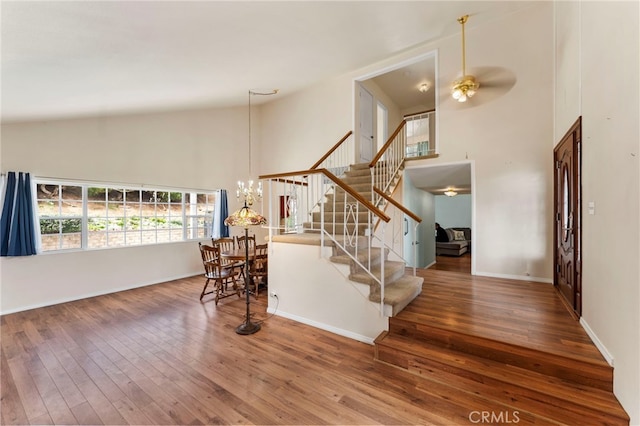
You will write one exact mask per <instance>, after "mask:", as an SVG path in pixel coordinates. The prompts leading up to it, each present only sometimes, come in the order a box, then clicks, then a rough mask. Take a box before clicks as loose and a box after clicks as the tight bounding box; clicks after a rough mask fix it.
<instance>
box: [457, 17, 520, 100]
mask: <svg viewBox="0 0 640 426" xmlns="http://www.w3.org/2000/svg"><path fill="white" fill-rule="evenodd" d="M468 20H469V15H464V16H461V17H459V18H458V19H457V21H458V23H459V24H460V25H461V27H462V76H461V77H460V78H458V79H456V80H455V81H454V82H453V83H452V84H451V87H450V93H451V97H452V98H453V99H454V100H456V101H458V102H459V103H464V102H466V101H467V100H468V99H471V98H472V97H473V96H474V95H476V93H477V92H478V90H479V89H480V82H482V96H480V98H477V100H476V101H474V104H476V105H477V104H479V103H485V102H488V101H491V100H493V99H495V98H497V97H499V96H501V95H503V94H505V93H506V92H508V91H509V90H510V89H511V88H512V87H513V86H514V85H515V83H516V77H515V74H514V73H513V72H511V71H510V70H508V69H506V68H502V67H495V66H493V67H475V68H474V71H475V72H474V73H473V74H471V73H469V74H467V67H466V39H465V31H464V30H465V24H466V23H467V21H468ZM474 74H475V75H474ZM496 89H497V90H496ZM477 101H480V102H477Z"/></svg>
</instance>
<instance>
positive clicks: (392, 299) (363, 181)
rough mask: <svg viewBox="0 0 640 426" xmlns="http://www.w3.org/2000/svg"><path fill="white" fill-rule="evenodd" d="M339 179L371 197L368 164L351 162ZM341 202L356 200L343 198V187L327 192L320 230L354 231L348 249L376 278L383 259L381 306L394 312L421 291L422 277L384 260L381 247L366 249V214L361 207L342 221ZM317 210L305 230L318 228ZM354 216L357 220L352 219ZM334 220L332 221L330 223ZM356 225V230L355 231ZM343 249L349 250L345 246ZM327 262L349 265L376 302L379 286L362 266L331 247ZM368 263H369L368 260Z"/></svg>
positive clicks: (385, 253)
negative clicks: (355, 249)
mask: <svg viewBox="0 0 640 426" xmlns="http://www.w3.org/2000/svg"><path fill="white" fill-rule="evenodd" d="M342 180H343V181H344V182H345V183H346V184H348V185H349V186H351V187H352V188H353V189H355V190H356V191H357V192H358V193H359V194H360V195H362V196H363V197H364V198H365V199H368V200H370V199H371V195H372V194H371V174H370V170H369V165H368V164H354V165H351V166H350V167H349V169H348V170H347V171H346V172H345V174H344V176H343V177H342ZM345 202H346V203H357V201H356V200H355V199H354V198H353V197H351V196H349V195H347V197H346V199H345V193H344V190H342V189H341V188H339V187H337V189H336V191H335V192H334V193H331V194H328V195H327V197H326V201H325V203H324V229H325V230H327V231H328V232H335V233H336V234H343V231H344V227H345V226H346V231H347V233H348V234H350V235H353V234H357V237H356V238H357V239H358V247H359V250H358V253H357V254H356V253H354V252H353V251H351V254H352V255H353V256H354V257H356V259H357V260H358V262H360V264H362V265H368V264H371V265H372V266H373V268H372V271H371V272H372V273H373V275H374V276H375V277H376V278H377V279H380V277H381V274H382V272H381V271H382V267H381V265H382V264H383V262H384V282H385V289H384V309H385V315H386V316H390V317H391V316H394V315H397V314H398V312H400V311H401V310H402V309H404V308H405V307H406V306H407V305H408V304H409V303H410V302H411V301H412V300H413V299H415V298H416V297H417V296H418V295H419V294H420V292H421V291H422V282H423V279H422V278H420V277H415V276H412V275H407V274H406V273H405V266H406V265H405V263H404V262H400V261H392V260H389V259H388V254H389V252H388V250H382V249H380V248H377V247H371V249H370V250H368V249H367V247H366V244H368V238H366V237H364V235H365V232H366V231H367V229H368V227H369V225H368V216H369V213H368V211H367V210H366V209H365V208H359V209H358V212H357V213H346V216H347V220H346V223H345ZM320 215H321V213H320V212H316V213H313V215H312V223H307V224H305V227H306V228H307V229H316V230H318V229H321V227H322V222H321V216H320ZM356 216H357V221H356ZM334 221H335V224H334ZM356 228H357V232H356ZM347 251H350V250H349V249H347ZM330 260H331V262H334V263H338V264H346V265H349V267H350V273H349V280H351V281H353V282H356V283H361V284H365V285H368V286H369V295H368V297H369V300H370V301H371V302H374V303H380V298H381V297H380V295H381V291H380V285H379V284H378V282H377V281H376V280H375V279H374V278H373V277H371V275H369V274H368V273H367V272H366V271H364V270H363V268H362V267H361V266H360V265H358V263H357V262H355V261H354V260H353V258H352V257H351V256H349V255H348V254H347V253H346V252H345V251H344V250H343V249H341V248H339V247H337V246H335V245H334V246H333V253H332V256H331V258H330ZM369 262H370V263H369Z"/></svg>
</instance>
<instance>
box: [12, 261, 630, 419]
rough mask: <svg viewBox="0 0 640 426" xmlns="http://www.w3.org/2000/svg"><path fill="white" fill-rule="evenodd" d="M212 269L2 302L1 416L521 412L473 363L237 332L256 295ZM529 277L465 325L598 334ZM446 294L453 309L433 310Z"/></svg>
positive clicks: (564, 337)
mask: <svg viewBox="0 0 640 426" xmlns="http://www.w3.org/2000/svg"><path fill="white" fill-rule="evenodd" d="M421 273H425V274H427V275H428V276H429V277H430V278H429V280H431V281H432V280H434V279H435V278H434V277H436V276H439V277H440V278H439V279H440V280H441V284H440V286H441V287H442V288H443V289H445V288H446V287H447V286H449V287H450V284H449V283H448V281H451V280H454V279H456V278H454V277H455V276H457V277H462V276H463V275H461V274H454V273H451V272H442V271H423V272H421ZM203 281H204V280H203V279H202V278H201V277H193V278H188V279H182V280H176V281H172V282H168V283H164V284H158V285H153V286H148V287H143V288H139V289H134V290H129V291H125V292H120V293H115V294H110V295H105V296H100V297H94V298H90V299H84V300H80V301H76V302H70V303H65V304H60V305H56V306H51V307H46V308H40V309H34V310H30V311H25V312H20V313H16V314H11V315H4V316H2V317H1V318H0V320H1V323H0V326H1V337H2V342H1V344H2V348H1V353H0V355H1V359H0V361H1V362H0V368H1V370H0V373H1V385H2V389H1V392H2V395H1V407H0V408H1V421H2V424H54V423H56V424H58V423H65V424H139V425H141V424H180V425H183V424H374V423H375V424H442V425H451V424H476V423H477V421H474V420H477V419H475V417H473V416H474V415H477V413H479V412H481V411H488V410H493V411H495V412H496V413H497V412H498V411H499V410H510V411H509V413H512V414H513V407H512V406H509V405H505V404H501V403H498V402H495V399H494V398H492V397H491V396H488V394H487V392H488V391H487V390H486V389H485V390H484V391H483V392H485V394H483V393H482V392H481V391H479V390H477V389H476V388H475V387H473V386H472V385H471V383H470V382H469V377H468V376H463V375H460V376H459V377H457V378H456V375H451V376H449V377H447V378H446V380H443V379H442V377H439V376H437V377H436V376H435V375H434V377H430V376H429V375H427V374H422V375H418V374H409V373H407V372H406V371H403V370H402V369H400V368H397V367H393V366H390V365H387V364H385V363H381V362H377V361H375V360H374V348H373V347H372V346H370V345H367V344H364V343H360V342H356V341H354V340H351V339H348V338H344V337H340V336H337V335H334V334H332V333H329V332H325V331H322V330H319V329H316V328H313V327H310V326H306V325H303V324H300V323H296V322H294V321H291V320H288V319H285V318H282V317H278V316H273V317H270V318H268V319H267V320H266V321H265V322H264V323H263V324H262V329H261V330H260V331H259V332H258V333H256V334H254V335H250V336H241V335H238V334H236V333H235V328H236V326H238V325H239V324H241V323H242V322H243V315H244V311H245V303H244V299H237V298H228V299H225V300H222V301H220V303H219V304H218V306H217V307H216V306H215V305H214V303H213V301H212V300H211V299H207V298H206V297H205V302H204V303H200V302H199V301H198V298H199V295H200V291H201V290H202V285H203V284H204V282H203ZM462 281H463V282H464V280H462ZM503 285H506V284H504V283H502V284H501V283H498V284H497V286H498V288H500V286H503ZM463 286H464V285H463V284H460V288H462V287H463ZM426 288H427V286H426V284H425V289H426ZM443 291H444V293H442V294H440V295H435V294H433V293H432V292H425V291H423V295H421V296H420V297H419V298H418V299H416V302H417V305H416V307H415V309H416V310H419V311H421V312H423V313H422V314H420V315H426V316H430V317H433V318H434V319H436V320H439V321H440V322H441V323H442V324H445V325H446V324H448V323H449V322H451V321H454V320H455V321H460V322H464V321H463V320H462V316H461V315H460V313H459V312H458V313H456V308H455V305H456V304H457V303H458V302H460V301H463V300H464V299H466V298H468V297H470V295H469V293H468V292H467V293H466V295H465V293H464V292H463V291H462V290H459V289H458V290H457V289H454V288H449V291H448V293H447V291H445V290H443ZM528 291H529V293H526V294H524V295H523V296H522V300H521V302H520V304H518V305H516V306H513V307H512V308H511V309H512V310H513V313H512V314H511V315H510V316H506V317H505V316H503V315H506V313H501V314H497V313H495V312H494V311H495V310H496V307H498V306H499V305H500V302H501V300H500V299H499V298H498V299H494V298H492V297H487V296H485V295H483V294H473V296H477V297H478V308H477V309H479V310H480V311H481V316H482V317H484V318H485V320H483V322H482V323H475V324H466V325H465V327H471V328H474V327H475V328H482V329H486V330H488V331H487V332H488V333H495V334H501V335H503V334H509V333H510V332H511V331H512V330H514V328H512V327H515V325H514V324H519V327H520V326H524V325H525V324H530V325H529V329H528V332H527V338H530V339H531V340H532V341H534V342H537V343H540V342H547V341H548V342H552V344H553V345H557V346H562V345H566V346H568V347H569V349H570V350H576V351H580V350H582V349H581V348H582V347H583V346H585V345H586V344H587V343H586V342H584V341H583V340H580V339H578V340H574V339H573V337H572V331H571V330H565V326H564V324H563V323H559V322H557V321H555V320H554V319H553V318H554V317H552V316H550V315H549V314H546V313H539V314H535V313H534V312H528V309H527V305H528V300H527V299H528V298H529V297H530V295H531V294H532V293H534V292H535V291H534V290H528ZM445 298H446V299H449V300H448V301H445V300H444V299H445ZM438 299H440V302H439V303H440V305H441V308H443V309H444V311H443V312H441V313H435V312H434V313H431V314H429V313H428V312H429V309H430V307H429V305H430V304H432V303H433V302H434V301H435V300H438ZM468 302H469V301H467V302H465V303H468ZM412 305H413V304H412ZM412 305H410V306H412ZM265 308H266V297H264V296H263V297H261V298H260V299H259V300H258V301H255V300H254V299H252V311H253V312H255V318H254V319H255V320H261V319H264V318H266V317H267V314H266V312H265ZM504 309H505V312H506V310H507V308H506V307H505V308H504ZM554 309H555V308H554ZM408 312H411V311H408ZM415 312H416V311H414V314H415ZM401 314H402V313H401ZM492 321H493V324H494V325H493V326H491V325H490V323H491V322H492ZM547 321H551V322H550V323H549V324H546V323H547ZM565 341H566V342H568V343H562V342H565ZM585 353H589V355H585V356H592V355H593V354H591V352H590V351H586V352H585ZM532 375H534V374H533V373H532ZM524 379H525V380H526V376H525V377H524ZM494 389H495V390H496V392H500V391H501V389H500V387H499V386H497V387H495V386H494ZM527 404H530V405H535V404H536V402H535V401H532V400H531V401H530V400H523V401H521V402H520V405H518V409H519V410H521V412H522V413H523V414H522V415H521V416H520V417H518V423H519V424H534V423H537V424H541V423H542V424H561V423H562V422H561V421H552V422H550V421H548V418H546V417H536V416H534V415H529V414H527V413H528V412H527V406H528V405H527ZM538 404H539V402H538ZM493 411H492V412H493ZM502 420H506V419H505V418H502ZM510 420H511V422H512V423H513V420H514V419H513V418H511V419H510ZM587 423H588V422H587ZM611 423H616V422H615V421H614V422H611ZM618 423H619V422H618Z"/></svg>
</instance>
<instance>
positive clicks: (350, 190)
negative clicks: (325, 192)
mask: <svg viewBox="0 0 640 426" xmlns="http://www.w3.org/2000/svg"><path fill="white" fill-rule="evenodd" d="M313 174H323V175H325V176H326V177H328V178H329V179H331V180H332V181H333V182H334V183H335V184H336V185H338V186H339V187H340V188H342V189H343V190H344V191H345V192H346V193H348V194H349V195H351V196H352V197H353V198H355V200H356V201H357V202H359V203H360V204H362V205H364V206H365V207H366V208H367V209H369V210H370V211H371V212H372V213H373V214H375V215H376V216H378V217H379V218H380V219H382V220H384V221H385V222H389V221H390V220H391V218H390V217H389V216H387V215H386V214H385V212H383V211H382V210H380V209H379V208H377V207H376V206H374V205H373V204H371V201H369V200H367V199H366V198H364V197H363V196H362V195H360V194H359V193H358V192H357V191H356V190H355V189H353V188H352V187H351V186H349V185H347V184H346V183H344V181H343V180H342V179H340V178H339V177H337V176H336V175H334V174H333V173H331V172H330V171H329V170H327V169H309V170H301V171H297V172H288V173H276V174H271V175H262V176H258V179H280V178H283V177H287V176H300V175H303V176H305V175H313Z"/></svg>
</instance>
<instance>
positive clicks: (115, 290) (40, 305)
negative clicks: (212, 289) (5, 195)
mask: <svg viewBox="0 0 640 426" xmlns="http://www.w3.org/2000/svg"><path fill="white" fill-rule="evenodd" d="M196 275H201V274H200V273H199V272H198V273H192V272H190V273H187V274H184V275H176V276H174V277H166V278H163V279H162V280H161V281H153V282H146V283H142V284H135V285H132V286H126V287H118V288H110V289H109V290H107V291H99V292H94V293H87V294H82V295H78V296H77V297H68V298H63V299H57V300H51V301H47V302H46V303H37V304H35V305H28V306H21V307H19V308H15V309H9V310H7V311H2V312H0V316H2V315H9V314H15V313H16V312H22V311H28V310H30V309H37V308H44V307H46V306H53V305H59V304H60V303H68V302H73V301H76V300H82V299H88V298H90V297H96V296H104V295H105V294H111V293H118V292H119V291H126V290H133V289H134V288H140V287H146V286H149V285H155V284H162V283H166V282H169V281H174V280H181V279H183V278H189V277H193V276H196Z"/></svg>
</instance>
